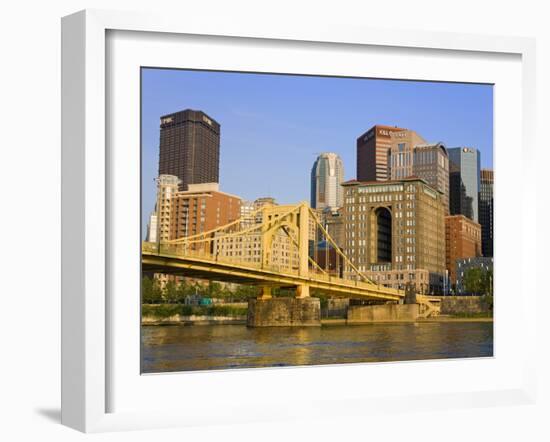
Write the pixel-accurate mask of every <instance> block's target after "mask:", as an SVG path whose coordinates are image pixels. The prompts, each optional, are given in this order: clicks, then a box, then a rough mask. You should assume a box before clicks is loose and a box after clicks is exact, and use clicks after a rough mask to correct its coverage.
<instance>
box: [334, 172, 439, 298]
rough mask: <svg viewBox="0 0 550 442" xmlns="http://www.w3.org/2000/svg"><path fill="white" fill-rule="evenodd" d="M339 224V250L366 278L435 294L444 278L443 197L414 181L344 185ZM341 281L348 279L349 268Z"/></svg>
mask: <svg viewBox="0 0 550 442" xmlns="http://www.w3.org/2000/svg"><path fill="white" fill-rule="evenodd" d="M343 186H344V188H345V194H344V207H343V220H344V251H345V253H346V254H347V255H348V256H349V258H350V259H351V261H352V262H353V263H354V264H355V265H356V266H357V267H358V268H359V270H360V271H361V272H363V273H365V275H366V276H368V277H369V278H370V279H372V280H374V281H376V282H379V283H380V284H382V285H386V286H390V287H394V288H405V286H406V284H407V283H411V284H413V285H415V287H416V289H417V290H418V291H420V292H423V293H441V291H442V289H443V278H444V274H445V219H444V218H445V208H444V203H443V196H442V194H441V193H440V192H438V191H437V190H435V189H433V188H432V187H430V186H429V185H428V184H427V183H426V182H425V181H423V180H421V179H419V178H406V179H403V180H396V181H388V182H386V183H380V182H360V181H348V182H346V183H343ZM344 277H348V278H353V277H354V273H353V271H352V269H351V268H349V266H346V267H344Z"/></svg>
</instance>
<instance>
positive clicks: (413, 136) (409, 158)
mask: <svg viewBox="0 0 550 442" xmlns="http://www.w3.org/2000/svg"><path fill="white" fill-rule="evenodd" d="M390 143H391V144H390V146H391V147H390V149H389V151H388V175H389V179H390V180H400V179H402V178H409V177H411V176H413V175H414V157H415V155H414V151H415V148H416V146H417V145H418V144H425V143H426V140H424V138H422V137H421V136H420V135H418V134H417V133H416V132H415V131H414V130H403V131H400V132H391V133H390Z"/></svg>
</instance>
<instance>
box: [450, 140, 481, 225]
mask: <svg viewBox="0 0 550 442" xmlns="http://www.w3.org/2000/svg"><path fill="white" fill-rule="evenodd" d="M448 152H449V194H450V198H449V200H450V204H449V205H450V209H451V210H450V211H451V215H464V216H467V217H468V218H470V219H471V220H473V221H475V222H478V194H479V170H480V169H479V150H477V149H475V148H470V147H454V148H451V149H448Z"/></svg>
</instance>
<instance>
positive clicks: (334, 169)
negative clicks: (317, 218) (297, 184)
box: [311, 152, 344, 209]
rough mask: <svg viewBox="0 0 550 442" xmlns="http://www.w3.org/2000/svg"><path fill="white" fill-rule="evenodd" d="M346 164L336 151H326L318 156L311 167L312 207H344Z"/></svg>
mask: <svg viewBox="0 0 550 442" xmlns="http://www.w3.org/2000/svg"><path fill="white" fill-rule="evenodd" d="M343 181H344V164H343V163H342V159H341V158H340V157H339V156H338V155H337V154H335V153H331V152H325V153H322V154H321V155H319V156H318V157H317V160H315V163H313V167H312V168H311V207H313V208H314V209H325V208H330V209H336V208H338V207H342V204H343V199H344V190H343V188H342V186H341V184H342V182H343Z"/></svg>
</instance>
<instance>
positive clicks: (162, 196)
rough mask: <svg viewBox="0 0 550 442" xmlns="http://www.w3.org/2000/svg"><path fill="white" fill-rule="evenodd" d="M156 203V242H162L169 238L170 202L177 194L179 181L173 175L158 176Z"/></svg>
mask: <svg viewBox="0 0 550 442" xmlns="http://www.w3.org/2000/svg"><path fill="white" fill-rule="evenodd" d="M156 181H157V202H156V207H155V210H156V215H157V220H156V225H157V234H156V236H155V240H156V241H160V242H164V241H168V240H170V239H171V237H170V220H171V217H172V208H173V206H172V201H173V199H174V197H175V195H176V194H177V193H178V188H179V185H180V179H179V178H178V177H177V176H174V175H160V176H159V177H158V178H157V180H156ZM156 241H153V242H156Z"/></svg>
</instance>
